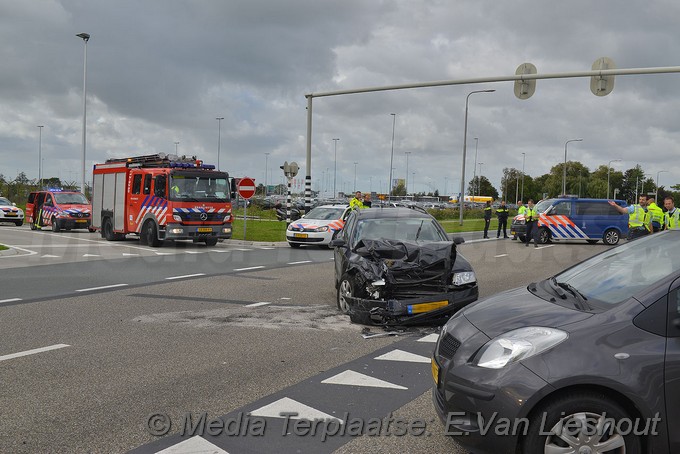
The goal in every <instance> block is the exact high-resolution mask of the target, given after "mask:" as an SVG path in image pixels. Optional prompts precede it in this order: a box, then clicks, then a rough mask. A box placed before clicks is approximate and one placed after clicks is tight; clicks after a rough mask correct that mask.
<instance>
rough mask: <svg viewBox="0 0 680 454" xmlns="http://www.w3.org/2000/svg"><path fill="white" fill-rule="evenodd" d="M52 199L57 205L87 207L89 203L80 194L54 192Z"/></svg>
mask: <svg viewBox="0 0 680 454" xmlns="http://www.w3.org/2000/svg"><path fill="white" fill-rule="evenodd" d="M54 198H55V200H56V201H57V203H58V204H60V205H61V204H66V205H89V204H90V202H89V201H88V200H87V197H85V196H84V195H83V194H81V193H80V192H55V193H54Z"/></svg>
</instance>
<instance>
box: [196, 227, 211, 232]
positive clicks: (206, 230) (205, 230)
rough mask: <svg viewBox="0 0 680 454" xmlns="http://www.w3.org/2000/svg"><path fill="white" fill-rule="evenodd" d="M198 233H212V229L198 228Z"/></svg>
mask: <svg viewBox="0 0 680 454" xmlns="http://www.w3.org/2000/svg"><path fill="white" fill-rule="evenodd" d="M198 233H212V227H199V228H198Z"/></svg>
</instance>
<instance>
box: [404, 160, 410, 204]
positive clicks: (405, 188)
mask: <svg viewBox="0 0 680 454" xmlns="http://www.w3.org/2000/svg"><path fill="white" fill-rule="evenodd" d="M404 154H405V155H406V181H405V183H404V184H405V186H404V190H405V191H406V195H408V155H410V154H411V152H410V151H405V152H404Z"/></svg>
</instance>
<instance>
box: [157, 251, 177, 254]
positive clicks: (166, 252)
mask: <svg viewBox="0 0 680 454" xmlns="http://www.w3.org/2000/svg"><path fill="white" fill-rule="evenodd" d="M154 252H156V251H154ZM175 254H176V252H156V255H175Z"/></svg>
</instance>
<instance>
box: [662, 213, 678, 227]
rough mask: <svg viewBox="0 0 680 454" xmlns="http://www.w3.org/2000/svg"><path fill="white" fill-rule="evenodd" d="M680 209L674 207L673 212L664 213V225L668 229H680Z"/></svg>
mask: <svg viewBox="0 0 680 454" xmlns="http://www.w3.org/2000/svg"><path fill="white" fill-rule="evenodd" d="M679 224H680V210H679V209H677V208H674V209H673V212H672V213H670V212H666V213H664V225H665V226H666V230H677V229H680V225H679Z"/></svg>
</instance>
